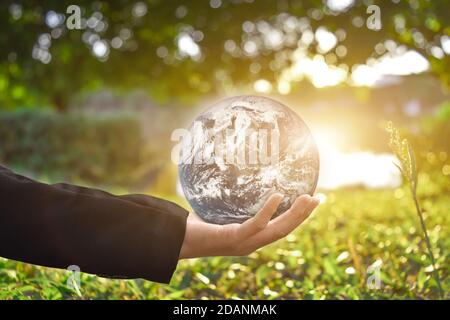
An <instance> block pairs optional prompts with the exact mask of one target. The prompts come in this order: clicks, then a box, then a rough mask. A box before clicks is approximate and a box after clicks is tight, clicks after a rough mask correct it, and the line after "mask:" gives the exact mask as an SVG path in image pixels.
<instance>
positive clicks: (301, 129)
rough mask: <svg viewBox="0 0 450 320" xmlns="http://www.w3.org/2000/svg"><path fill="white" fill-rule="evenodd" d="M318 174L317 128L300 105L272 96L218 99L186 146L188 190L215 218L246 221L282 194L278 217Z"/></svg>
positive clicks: (203, 213) (182, 170) (206, 216)
mask: <svg viewBox="0 0 450 320" xmlns="http://www.w3.org/2000/svg"><path fill="white" fill-rule="evenodd" d="M318 175H319V153H318V150H317V147H316V144H315V142H314V139H313V137H312V135H311V133H310V130H309V129H308V127H307V126H306V124H305V123H304V122H303V121H302V120H301V118H300V117H299V116H298V115H297V114H296V113H295V112H294V111H293V110H291V109H290V108H288V107H287V106H285V105H283V104H281V103H280V102H277V101H275V100H272V99H269V98H266V97H261V96H238V97H232V98H228V99H225V100H222V101H220V102H218V103H216V104H215V105H213V106H212V107H210V108H208V109H206V110H205V111H204V112H202V113H201V114H200V115H199V116H197V118H196V119H195V120H194V122H193V123H192V124H191V126H190V127H189V129H188V134H186V136H184V137H183V141H182V144H181V151H180V160H179V177H180V182H181V186H182V189H183V192H184V194H185V196H186V198H187V200H188V201H189V203H190V205H191V207H192V208H193V210H194V211H195V213H196V214H197V215H198V216H200V218H202V219H203V220H204V221H206V222H209V223H214V224H229V223H242V222H244V221H246V220H247V219H249V218H251V217H253V216H254V215H255V214H256V213H257V212H258V211H259V210H260V209H261V208H262V207H263V206H264V203H265V202H266V200H267V199H268V198H269V196H270V195H272V194H274V193H282V194H284V198H283V200H282V202H281V204H280V206H279V207H278V209H277V212H276V213H275V215H274V217H276V216H278V215H280V214H282V213H283V212H285V211H286V210H287V209H289V207H290V206H291V205H292V203H293V202H294V200H295V199H296V198H297V197H298V196H299V195H302V194H310V195H312V194H313V193H314V190H315V188H316V185H317V179H318Z"/></svg>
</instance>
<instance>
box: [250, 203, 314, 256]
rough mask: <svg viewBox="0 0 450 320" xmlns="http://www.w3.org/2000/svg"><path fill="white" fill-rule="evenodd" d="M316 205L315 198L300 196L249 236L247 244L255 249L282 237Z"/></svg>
mask: <svg viewBox="0 0 450 320" xmlns="http://www.w3.org/2000/svg"><path fill="white" fill-rule="evenodd" d="M317 205H318V200H317V199H312V198H311V197H310V196H300V197H299V198H297V199H296V201H295V202H294V204H293V205H292V207H291V208H290V209H289V210H288V211H286V212H285V213H283V214H282V215H280V216H279V217H277V218H276V219H274V220H272V221H271V222H270V223H269V224H268V226H267V227H266V228H265V229H264V230H262V231H261V232H259V233H258V234H255V235H254V236H253V237H251V238H250V239H249V240H248V242H249V243H248V245H249V246H251V247H252V249H253V250H256V249H258V248H260V247H263V246H266V245H268V244H270V243H272V242H274V241H276V240H278V239H281V238H284V237H285V236H287V235H288V234H289V233H291V232H292V231H293V230H294V229H295V228H297V227H298V226H299V225H300V224H301V223H302V222H303V221H305V220H306V218H307V217H308V216H309V215H310V214H311V212H312V211H313V210H314V208H315V207H316V206H317Z"/></svg>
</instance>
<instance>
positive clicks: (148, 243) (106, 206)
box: [0, 166, 188, 283]
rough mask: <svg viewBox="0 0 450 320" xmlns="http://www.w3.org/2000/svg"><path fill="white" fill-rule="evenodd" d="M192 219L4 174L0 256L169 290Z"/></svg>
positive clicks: (161, 203)
mask: <svg viewBox="0 0 450 320" xmlns="http://www.w3.org/2000/svg"><path fill="white" fill-rule="evenodd" d="M187 214H188V212H187V211H186V210H184V209H183V208H181V207H179V206H178V205H176V204H174V203H172V202H169V201H165V200H162V199H158V198H154V197H150V196H146V195H126V196H114V195H112V194H109V193H107V192H104V191H100V190H95V189H90V188H83V187H77V186H73V185H69V184H56V185H47V184H43V183H39V182H36V181H33V180H31V179H28V178H25V177H23V176H20V175H17V174H14V173H12V172H11V171H9V170H8V169H6V168H4V167H1V166H0V256H2V257H5V258H9V259H14V260H19V261H24V262H28V263H33V264H37V265H42V266H48V267H55V268H62V269H66V268H67V267H69V266H70V265H77V266H78V267H79V268H80V270H81V271H82V272H87V273H92V274H97V275H100V276H104V277H110V278H144V279H147V280H151V281H157V282H164V283H168V282H169V281H170V278H171V276H172V274H173V272H174V270H175V268H176V265H177V262H178V257H179V253H180V249H181V245H182V243H183V239H184V234H185V229H186V218H187Z"/></svg>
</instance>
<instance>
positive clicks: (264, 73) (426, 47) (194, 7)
mask: <svg viewBox="0 0 450 320" xmlns="http://www.w3.org/2000/svg"><path fill="white" fill-rule="evenodd" d="M397 2H398V3H397ZM327 3H328V4H327ZM71 4H73V1H57V0H49V1H45V2H44V1H18V0H17V1H5V2H4V3H3V4H2V6H5V7H6V8H5V9H7V10H1V11H0V19H1V21H0V24H1V29H2V30H3V31H2V33H1V34H0V108H11V107H15V106H17V105H45V104H47V105H51V106H54V107H56V108H57V109H60V110H64V109H66V108H67V106H68V104H69V102H70V101H71V99H72V98H73V97H74V96H75V95H76V94H78V93H80V92H83V91H84V90H92V89H95V88H100V87H103V86H108V87H112V88H116V89H118V90H127V89H129V88H136V87H140V88H145V89H146V90H148V91H149V92H150V93H151V95H152V96H153V97H154V98H155V99H159V100H167V99H174V97H177V99H195V98H197V97H199V96H202V95H204V94H208V93H213V92H217V91H220V90H223V88H224V87H226V86H231V85H246V84H248V83H251V82H253V81H254V80H256V79H259V78H265V79H268V80H269V81H272V82H275V81H277V79H279V78H280V75H281V74H282V72H283V70H285V69H286V68H287V67H288V66H289V64H290V63H291V61H290V59H289V55H290V54H292V53H293V52H294V51H295V50H296V49H297V48H298V47H299V45H300V46H304V47H305V48H306V52H307V54H308V55H310V56H313V55H319V56H323V57H324V58H326V59H327V60H326V61H327V63H329V64H331V65H336V66H343V65H346V66H348V67H349V70H351V66H353V65H355V64H364V63H365V62H366V60H367V59H368V58H370V57H373V58H378V57H379V56H380V55H382V54H384V52H385V51H386V48H385V46H384V44H385V41H386V40H388V39H392V40H394V41H395V43H397V44H398V45H405V46H406V47H407V48H413V49H415V50H417V51H418V52H420V53H421V54H422V55H423V56H425V57H426V58H427V59H428V61H429V62H430V66H431V72H432V73H433V74H435V75H436V76H437V77H439V78H440V79H441V80H442V83H444V84H445V85H446V86H450V73H449V72H448V70H449V69H450V68H449V61H450V59H449V55H448V46H449V45H448V43H449V42H448V41H450V40H448V37H449V36H450V27H449V26H448V25H447V23H448V21H450V10H448V8H449V1H447V0H444V1H426V0H410V1H355V3H353V4H350V5H349V7H348V8H344V7H341V8H337V7H336V4H338V2H335V3H334V6H333V1H331V2H330V1H328V2H327V1H321V0H307V1H295V0H284V1H264V0H262V1H249V0H241V1H240V0H234V1H231V0H211V1H209V2H206V1H192V2H187V1H175V0H169V1H167V0H166V1H162V0H153V1H151V0H148V1H114V2H112V1H94V2H91V1H77V5H78V6H79V7H80V9H81V16H82V20H81V21H80V25H81V29H80V30H77V29H68V28H67V25H66V19H67V18H68V17H69V16H70V14H71V13H67V7H68V6H69V5H71ZM371 4H373V5H378V6H379V8H380V12H379V13H380V18H381V29H380V30H378V31H377V30H371V29H369V28H368V26H369V27H370V25H371V24H373V22H374V20H373V19H375V18H377V17H374V16H373V14H374V11H373V10H368V7H369V5H371ZM373 8H375V9H376V8H377V7H372V9H373ZM366 22H368V23H369V24H367V23H366ZM375 22H377V21H375ZM321 28H322V29H321ZM319 29H320V30H325V31H326V32H331V33H332V34H333V35H334V37H335V38H336V39H337V42H338V43H336V44H335V45H334V46H333V47H332V48H331V49H329V51H328V52H325V51H324V50H323V48H320V46H318V45H317V39H316V38H314V37H313V38H312V39H307V38H308V37H307V36H305V34H307V35H308V34H309V35H310V34H311V33H312V34H313V35H314V33H315V32H317V30H319ZM316 35H317V33H316ZM325 35H328V36H329V34H328V33H325ZM299 41H300V42H299ZM309 41H312V42H311V43H309ZM445 41H447V42H445ZM444 43H445V44H444ZM443 46H446V47H445V48H443ZM338 48H339V49H338ZM443 49H445V50H447V51H446V52H444V50H443ZM336 50H340V52H337V51H336ZM331 53H332V55H331ZM330 57H331V58H330ZM294 89H295V88H294Z"/></svg>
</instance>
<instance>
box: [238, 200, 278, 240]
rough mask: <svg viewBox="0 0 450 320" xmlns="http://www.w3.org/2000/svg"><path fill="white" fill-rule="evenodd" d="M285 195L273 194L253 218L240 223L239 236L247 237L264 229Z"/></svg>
mask: <svg viewBox="0 0 450 320" xmlns="http://www.w3.org/2000/svg"><path fill="white" fill-rule="evenodd" d="M283 198H284V196H283V195H282V194H280V193H275V194H272V195H271V196H270V197H269V199H268V200H267V201H266V203H265V204H264V207H263V208H262V209H261V210H260V211H259V212H258V213H257V214H256V215H255V216H254V217H253V218H251V219H248V220H247V221H245V222H244V223H243V224H241V225H240V227H239V229H238V233H239V238H241V239H246V238H248V237H250V236H252V235H254V234H255V233H257V232H259V231H261V230H263V229H264V228H265V227H266V226H267V224H268V223H269V221H270V219H271V218H272V216H273V215H274V214H275V212H276V211H277V208H278V206H279V205H280V203H281V201H282V200H283Z"/></svg>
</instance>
